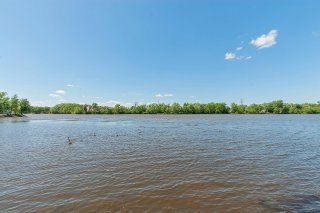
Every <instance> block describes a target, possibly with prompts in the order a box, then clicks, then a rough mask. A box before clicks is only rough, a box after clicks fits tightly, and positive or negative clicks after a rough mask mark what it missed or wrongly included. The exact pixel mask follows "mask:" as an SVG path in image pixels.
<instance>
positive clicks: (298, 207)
mask: <svg viewBox="0 0 320 213" xmlns="http://www.w3.org/2000/svg"><path fill="white" fill-rule="evenodd" d="M260 204H261V206H262V207H263V208H265V209H268V210H272V211H274V212H299V213H319V212H320V197H318V196H316V195H293V196H291V197H289V198H288V199H286V200H280V201H261V202H260Z"/></svg>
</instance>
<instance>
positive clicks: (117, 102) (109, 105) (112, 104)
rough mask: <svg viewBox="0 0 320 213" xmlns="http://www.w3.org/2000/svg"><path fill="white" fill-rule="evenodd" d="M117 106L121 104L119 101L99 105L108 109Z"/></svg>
mask: <svg viewBox="0 0 320 213" xmlns="http://www.w3.org/2000/svg"><path fill="white" fill-rule="evenodd" d="M117 104H121V102H120V101H114V100H110V101H107V102H105V103H102V104H101V105H103V106H108V107H114V106H115V105H117Z"/></svg>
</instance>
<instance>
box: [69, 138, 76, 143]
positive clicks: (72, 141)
mask: <svg viewBox="0 0 320 213" xmlns="http://www.w3.org/2000/svg"><path fill="white" fill-rule="evenodd" d="M75 142H76V141H75V140H74V139H70V138H69V137H68V144H74V143H75Z"/></svg>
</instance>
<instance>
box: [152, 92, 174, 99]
mask: <svg viewBox="0 0 320 213" xmlns="http://www.w3.org/2000/svg"><path fill="white" fill-rule="evenodd" d="M173 96H174V95H173V94H172V93H166V94H163V95H162V94H161V93H158V94H156V95H155V97H157V98H163V97H173Z"/></svg>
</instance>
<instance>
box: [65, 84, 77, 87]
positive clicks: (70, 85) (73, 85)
mask: <svg viewBox="0 0 320 213" xmlns="http://www.w3.org/2000/svg"><path fill="white" fill-rule="evenodd" d="M67 87H80V86H79V85H75V84H68V85H67Z"/></svg>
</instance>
